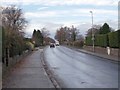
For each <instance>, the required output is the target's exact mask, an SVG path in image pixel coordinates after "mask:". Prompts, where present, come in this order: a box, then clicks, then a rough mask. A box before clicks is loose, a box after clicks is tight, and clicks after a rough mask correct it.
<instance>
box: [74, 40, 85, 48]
mask: <svg viewBox="0 0 120 90" xmlns="http://www.w3.org/2000/svg"><path fill="white" fill-rule="evenodd" d="M83 45H84V41H75V42H74V46H76V47H83Z"/></svg>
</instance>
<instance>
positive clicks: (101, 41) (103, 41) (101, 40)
mask: <svg viewBox="0 0 120 90" xmlns="http://www.w3.org/2000/svg"><path fill="white" fill-rule="evenodd" d="M95 46H101V47H107V46H108V37H107V34H102V35H97V36H95Z"/></svg>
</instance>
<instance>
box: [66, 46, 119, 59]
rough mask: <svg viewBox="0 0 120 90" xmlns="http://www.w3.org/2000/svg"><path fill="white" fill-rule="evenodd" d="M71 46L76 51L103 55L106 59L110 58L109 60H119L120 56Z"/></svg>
mask: <svg viewBox="0 0 120 90" xmlns="http://www.w3.org/2000/svg"><path fill="white" fill-rule="evenodd" d="M68 47H69V46H68ZM69 48H71V49H75V50H76V51H79V52H83V53H86V54H90V55H94V56H98V57H102V58H105V59H109V60H112V61H119V58H118V57H117V56H112V55H107V54H101V53H96V52H91V51H87V50H85V49H78V48H75V47H69Z"/></svg>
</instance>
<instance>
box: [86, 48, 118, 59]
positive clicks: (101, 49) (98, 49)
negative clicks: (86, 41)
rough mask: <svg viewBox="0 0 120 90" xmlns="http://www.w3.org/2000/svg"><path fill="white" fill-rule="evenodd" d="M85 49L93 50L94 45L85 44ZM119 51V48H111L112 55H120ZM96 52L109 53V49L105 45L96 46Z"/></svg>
mask: <svg viewBox="0 0 120 90" xmlns="http://www.w3.org/2000/svg"><path fill="white" fill-rule="evenodd" d="M84 49H85V50H88V51H93V47H92V46H84ZM118 51H119V49H116V48H110V55H112V56H117V57H118ZM94 52H96V53H100V54H106V55H107V54H108V49H107V48H103V47H95V48H94Z"/></svg>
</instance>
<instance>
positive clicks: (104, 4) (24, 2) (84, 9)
mask: <svg viewBox="0 0 120 90" xmlns="http://www.w3.org/2000/svg"><path fill="white" fill-rule="evenodd" d="M118 2H119V0H2V2H1V5H2V6H7V5H16V6H18V7H19V8H21V9H22V10H23V12H24V17H25V18H26V20H27V21H28V22H29V24H28V27H27V28H26V30H25V33H26V36H27V37H31V35H32V33H33V30H34V29H41V28H43V27H44V28H46V29H47V30H48V31H49V32H50V37H52V38H54V36H55V32H56V30H57V29H59V28H60V27H62V26H70V27H71V26H72V25H74V26H75V27H76V28H78V29H79V30H80V33H81V34H82V35H85V34H86V31H87V30H88V29H89V28H91V25H92V18H91V13H90V11H92V12H93V24H94V25H103V24H104V23H108V24H109V26H110V27H112V28H113V29H115V30H117V29H118Z"/></svg>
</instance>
